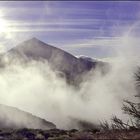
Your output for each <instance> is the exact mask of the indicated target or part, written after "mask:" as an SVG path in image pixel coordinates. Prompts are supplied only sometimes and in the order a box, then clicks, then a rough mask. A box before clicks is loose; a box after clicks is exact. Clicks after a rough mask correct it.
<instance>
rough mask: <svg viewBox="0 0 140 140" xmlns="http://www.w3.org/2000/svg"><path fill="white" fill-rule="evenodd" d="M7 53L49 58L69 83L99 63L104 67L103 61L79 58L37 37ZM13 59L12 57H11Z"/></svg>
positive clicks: (25, 58) (51, 64)
mask: <svg viewBox="0 0 140 140" xmlns="http://www.w3.org/2000/svg"><path fill="white" fill-rule="evenodd" d="M5 55H12V56H13V55H14V56H16V57H20V58H22V59H24V60H26V61H29V60H32V59H33V60H37V61H39V60H40V59H44V60H47V61H48V63H49V65H50V66H51V68H52V69H53V70H55V71H57V72H59V74H60V75H61V76H64V77H66V80H67V81H68V82H69V83H74V84H75V83H79V82H80V81H81V75H83V74H85V73H86V72H88V71H90V70H91V69H92V68H95V67H96V66H97V65H98V64H99V66H100V67H101V69H102V67H104V66H105V65H104V63H103V62H99V61H94V62H92V61H89V60H88V59H83V58H77V57H75V56H73V55H71V54H69V53H68V52H66V51H64V50H61V49H59V48H56V47H54V46H51V45H48V44H46V43H44V42H42V41H40V40H38V39H36V38H32V39H30V40H27V41H24V42H23V43H21V44H19V45H17V46H16V47H14V48H12V49H10V50H9V51H8V52H7V53H6V54H4V56H5ZM11 61H12V59H11Z"/></svg>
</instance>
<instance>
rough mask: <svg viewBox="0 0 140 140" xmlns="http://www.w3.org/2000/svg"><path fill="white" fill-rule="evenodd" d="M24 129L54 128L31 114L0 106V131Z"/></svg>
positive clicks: (49, 123)
mask: <svg viewBox="0 0 140 140" xmlns="http://www.w3.org/2000/svg"><path fill="white" fill-rule="evenodd" d="M24 127H26V128H34V129H54V128H56V126H55V125H54V124H53V123H51V122H49V121H46V120H44V119H41V118H39V117H37V116H34V115H32V114H31V113H28V112H25V111H22V110H19V109H17V108H15V107H10V106H7V105H2V104H0V129H3V128H4V129H5V128H7V129H10V128H14V129H19V128H24Z"/></svg>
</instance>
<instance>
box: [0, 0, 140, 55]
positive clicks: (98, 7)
mask: <svg viewBox="0 0 140 140" xmlns="http://www.w3.org/2000/svg"><path fill="white" fill-rule="evenodd" d="M0 19H2V20H0V26H1V28H0V30H2V31H1V34H0V40H1V46H6V48H11V47H13V46H15V45H16V44H18V43H20V42H21V41H24V40H26V39H30V38H32V37H37V38H38V39H40V40H42V41H44V42H46V43H48V44H51V45H54V46H56V47H59V48H61V49H64V50H66V51H68V52H70V53H72V54H74V55H80V54H81V55H88V56H91V57H98V58H103V57H108V56H110V55H112V51H113V48H114V47H117V43H118V42H117V41H118V40H119V38H120V37H121V36H123V35H124V34H125V33H126V32H127V31H128V30H129V29H130V28H131V27H132V26H133V25H135V24H136V23H138V22H139V20H140V2H138V1H137V2H136V1H135V2H128V1H127V2H125V1H124V2H123V1H120V2H109V1H108V2H107V1H89V2H86V1H77V2H74V1H73V2H72V1H71V2H70V1H19V2H17V1H13V2H12V1H7V2H4V1H0ZM1 22H2V23H5V24H6V26H3V24H1ZM139 33H140V28H139V24H138V25H137V26H136V28H135V30H133V32H132V34H134V35H137V36H139V35H140V34H139Z"/></svg>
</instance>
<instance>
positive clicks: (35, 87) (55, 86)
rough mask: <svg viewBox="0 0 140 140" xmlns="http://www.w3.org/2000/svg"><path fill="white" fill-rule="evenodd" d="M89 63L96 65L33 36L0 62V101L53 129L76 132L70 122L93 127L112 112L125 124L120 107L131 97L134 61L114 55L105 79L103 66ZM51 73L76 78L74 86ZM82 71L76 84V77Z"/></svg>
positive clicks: (75, 124) (107, 118) (133, 89)
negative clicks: (51, 124) (45, 121)
mask: <svg viewBox="0 0 140 140" xmlns="http://www.w3.org/2000/svg"><path fill="white" fill-rule="evenodd" d="M40 44H41V46H40ZM45 47H46V48H47V49H46V48H45ZM130 52H131V53H132V51H130ZM131 53H130V54H131ZM128 58H129V59H130V58H131V59H130V60H129V61H128ZM89 64H90V66H89V67H87V66H88V65H89ZM95 64H99V63H98V62H97V63H96V62H90V61H87V60H85V59H82V60H80V59H78V58H76V57H74V56H72V55H70V54H69V53H66V52H64V51H62V50H59V49H57V48H55V47H51V46H49V45H46V44H44V43H43V42H41V41H39V40H37V39H34V38H33V39H31V40H28V41H25V42H24V43H21V44H19V45H18V46H17V47H15V48H13V49H11V50H9V51H8V52H7V53H6V55H5V54H4V57H3V59H1V68H0V88H1V93H0V103H1V104H6V105H9V106H15V107H17V108H19V109H21V110H25V111H27V112H30V113H32V114H34V115H36V116H39V117H41V118H44V119H46V120H48V121H51V122H53V123H54V124H56V126H57V127H58V128H66V129H69V128H77V127H78V125H77V123H76V121H74V120H82V121H87V122H90V123H93V124H98V123H99V122H100V121H102V120H109V119H110V117H112V114H115V115H117V116H119V117H120V118H122V119H124V120H125V118H126V117H125V116H124V115H123V113H122V111H121V106H122V102H123V99H124V98H125V99H133V95H135V94H136V92H135V86H134V85H133V82H134V79H133V72H135V69H136V64H138V60H137V59H135V57H131V55H128V56H127V55H125V54H123V55H119V56H118V57H117V58H116V59H114V61H113V62H110V65H111V69H109V71H108V72H106V74H105V75H103V74H102V70H101V68H104V67H100V66H99V67H98V65H95ZM101 64H102V63H101ZM103 64H104V63H103ZM95 66H96V67H95ZM89 70H90V71H89ZM56 71H60V72H64V74H66V78H68V79H72V80H73V79H74V80H75V78H76V82H77V81H78V80H79V81H80V84H79V88H78V89H77V88H75V87H74V86H72V85H71V84H68V83H67V82H66V80H65V78H64V77H63V76H62V77H61V76H59V75H58V74H57V72H56ZM85 71H86V74H85V75H84V76H83V78H82V80H81V79H80V78H79V77H78V78H77V75H80V74H81V73H82V74H84V72H85ZM67 75H68V76H67ZM69 77H70V78H69ZM71 77H72V78H71ZM77 79H78V80H77ZM19 119H20V118H19ZM21 120H22V118H21Z"/></svg>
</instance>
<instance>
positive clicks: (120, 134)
mask: <svg viewBox="0 0 140 140" xmlns="http://www.w3.org/2000/svg"><path fill="white" fill-rule="evenodd" d="M0 139H2V140H96V139H119V140H120V139H140V129H136V130H112V131H111V130H110V131H105V132H100V131H99V130H84V131H78V130H76V129H72V130H60V129H50V130H41V129H27V128H23V129H9V130H8V129H3V130H0Z"/></svg>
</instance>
